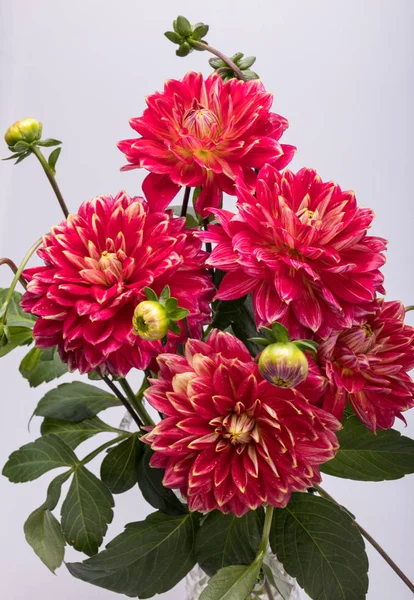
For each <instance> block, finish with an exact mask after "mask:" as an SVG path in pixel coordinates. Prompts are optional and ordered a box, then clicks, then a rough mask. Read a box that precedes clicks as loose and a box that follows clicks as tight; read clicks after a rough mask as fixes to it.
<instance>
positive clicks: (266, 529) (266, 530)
mask: <svg viewBox="0 0 414 600" xmlns="http://www.w3.org/2000/svg"><path fill="white" fill-rule="evenodd" d="M273 510H274V509H273V506H268V507H267V508H266V516H265V522H264V525H263V533H262V539H261V542H260V546H259V550H258V552H257V556H256V560H260V562H262V560H263V558H264V556H265V554H266V550H267V545H268V543H269V535H270V528H271V526H272V519H273Z"/></svg>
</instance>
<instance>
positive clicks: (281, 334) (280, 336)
mask: <svg viewBox="0 0 414 600" xmlns="http://www.w3.org/2000/svg"><path fill="white" fill-rule="evenodd" d="M272 333H273V336H274V338H275V339H276V341H277V342H283V343H286V342H290V337H289V332H288V330H287V329H286V327H285V326H284V325H282V324H281V323H278V322H277V321H276V322H275V323H272Z"/></svg>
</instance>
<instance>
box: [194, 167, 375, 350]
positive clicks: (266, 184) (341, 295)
mask: <svg viewBox="0 0 414 600" xmlns="http://www.w3.org/2000/svg"><path fill="white" fill-rule="evenodd" d="M237 195H238V209H239V214H237V215H234V214H232V213H231V212H228V211H224V210H215V211H214V213H215V215H216V217H217V218H218V220H219V222H220V225H213V226H210V227H209V231H208V232H205V233H200V237H201V238H202V239H203V240H206V241H211V242H216V243H217V246H216V247H215V248H214V250H213V253H212V255H211V257H210V258H209V259H208V261H207V264H208V265H211V266H213V267H217V268H219V269H222V270H224V271H227V274H226V275H225V277H224V279H223V281H222V283H221V285H220V288H219V291H218V294H217V296H216V297H217V298H220V299H222V300H231V299H235V298H240V297H241V296H243V295H245V294H248V293H249V292H253V304H254V309H255V316H256V319H257V321H258V325H268V324H270V323H272V322H274V321H280V322H282V323H283V324H284V325H286V327H287V328H288V329H289V333H290V334H291V337H292V338H294V339H299V338H304V337H309V335H310V332H309V330H311V331H312V332H318V334H319V335H320V336H321V337H326V336H327V335H329V333H330V332H331V331H332V330H334V329H343V328H345V327H350V326H352V325H353V324H354V323H355V322H356V321H357V319H358V318H359V317H360V316H361V315H363V316H364V315H365V314H366V313H367V312H368V311H369V310H370V303H371V302H372V300H373V299H374V297H375V293H376V292H377V291H383V288H382V281H383V276H382V274H381V273H380V271H379V267H381V266H382V265H383V264H384V262H385V258H384V256H383V254H382V252H383V250H384V249H385V245H386V242H385V240H383V239H382V238H378V237H370V236H368V235H367V233H366V232H367V229H368V228H369V226H370V224H371V221H372V219H373V213H372V210H370V209H368V208H360V207H358V206H357V203H356V200H355V196H354V194H353V192H343V191H342V190H341V188H340V187H339V186H338V185H336V184H335V183H332V182H329V183H324V182H323V181H322V180H321V178H320V177H319V176H318V175H317V174H316V172H315V171H313V170H311V169H302V170H300V171H299V172H298V173H297V174H296V175H295V174H293V173H292V172H290V171H285V172H284V173H279V172H278V171H277V170H276V169H274V168H273V167H271V166H268V165H266V166H265V167H264V168H263V169H262V170H261V171H260V173H259V175H258V179H257V189H256V195H253V194H251V193H250V192H249V190H248V189H247V187H246V186H245V185H243V184H242V182H239V184H238V186H237Z"/></svg>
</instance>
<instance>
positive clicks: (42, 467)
mask: <svg viewBox="0 0 414 600" xmlns="http://www.w3.org/2000/svg"><path fill="white" fill-rule="evenodd" d="M77 462H78V461H77V458H76V456H75V454H74V453H73V452H72V450H71V448H69V446H67V445H66V444H65V442H64V441H63V440H61V439H60V438H58V437H57V436H56V435H48V436H47V437H41V438H38V439H37V440H35V441H34V442H30V444H26V445H25V446H22V447H21V448H19V450H16V451H15V452H13V453H12V454H11V455H10V457H9V460H8V461H7V462H6V464H5V466H4V468H3V475H5V476H6V477H7V478H8V479H9V480H10V481H12V482H13V483H24V482H26V481H33V479H37V478H38V477H40V476H41V475H44V473H47V472H48V471H50V470H51V469H57V468H59V467H74V466H75V465H76V464H77Z"/></svg>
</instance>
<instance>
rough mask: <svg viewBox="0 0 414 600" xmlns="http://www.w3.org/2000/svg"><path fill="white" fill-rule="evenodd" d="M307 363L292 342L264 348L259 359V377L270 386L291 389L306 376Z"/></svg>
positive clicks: (278, 343) (300, 351)
mask: <svg viewBox="0 0 414 600" xmlns="http://www.w3.org/2000/svg"><path fill="white" fill-rule="evenodd" d="M308 368H309V367H308V361H307V358H306V356H305V355H304V353H303V352H302V350H300V349H299V348H298V347H297V346H296V344H294V343H293V342H277V343H275V344H270V345H269V346H266V348H265V349H264V350H263V352H262V353H261V355H260V358H259V371H260V374H261V376H262V377H263V378H264V379H266V381H268V382H269V383H271V384H272V385H276V386H278V387H283V388H293V387H296V386H297V385H299V383H301V382H302V381H303V380H304V379H306V377H307V375H308Z"/></svg>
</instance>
